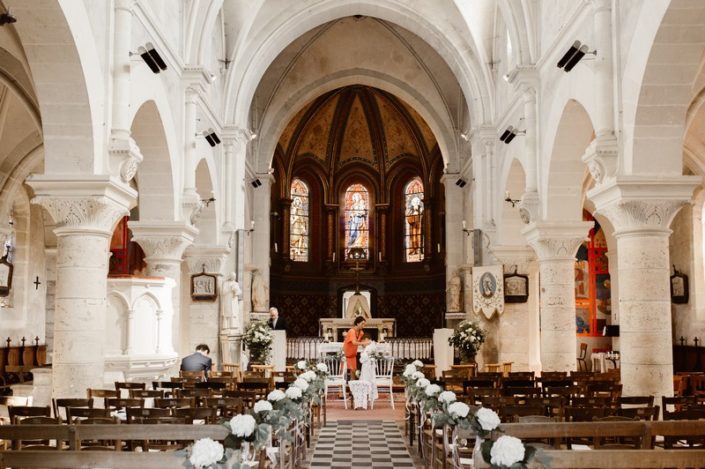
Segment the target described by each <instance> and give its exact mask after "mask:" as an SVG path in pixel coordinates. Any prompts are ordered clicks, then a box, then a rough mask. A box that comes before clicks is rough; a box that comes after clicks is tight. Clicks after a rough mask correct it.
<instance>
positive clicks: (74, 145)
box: [5, 0, 107, 174]
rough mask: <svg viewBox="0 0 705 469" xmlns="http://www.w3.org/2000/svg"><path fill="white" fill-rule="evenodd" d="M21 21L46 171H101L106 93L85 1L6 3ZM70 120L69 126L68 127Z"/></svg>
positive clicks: (17, 27) (11, 0) (18, 29)
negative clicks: (38, 115)
mask: <svg viewBox="0 0 705 469" xmlns="http://www.w3.org/2000/svg"><path fill="white" fill-rule="evenodd" d="M5 4H6V6H7V7H8V8H10V9H11V10H12V12H13V14H15V15H17V17H18V18H22V20H21V21H18V22H17V23H15V24H13V25H12V27H13V28H14V29H15V31H16V32H17V34H18V36H19V38H20V41H21V43H22V46H23V48H24V51H25V57H26V58H27V61H28V63H29V66H30V69H31V73H32V81H33V83H34V86H35V89H36V93H37V96H38V103H39V109H40V110H41V118H42V129H43V134H44V146H45V168H44V170H45V172H46V173H54V174H78V173H83V174H92V173H95V172H103V171H104V169H105V167H106V166H107V155H105V154H104V152H102V151H100V149H101V148H103V145H104V141H103V139H104V137H103V135H104V130H103V121H102V117H101V116H99V115H98V114H99V113H100V112H102V109H103V108H102V106H101V105H100V104H99V103H100V102H101V101H102V99H103V97H104V96H105V83H104V81H103V79H102V75H101V74H102V72H103V69H104V68H103V67H102V66H101V64H100V60H99V55H98V51H97V49H96V44H95V41H90V40H79V41H76V40H75V39H76V38H88V37H91V36H92V27H91V22H90V19H89V17H88V12H87V11H86V8H85V6H84V3H83V2H73V1H69V0H62V1H47V2H43V3H42V4H41V7H38V6H37V5H36V4H34V3H33V2H24V1H21V0H9V1H7V2H5ZM67 121H70V122H71V124H70V125H67Z"/></svg>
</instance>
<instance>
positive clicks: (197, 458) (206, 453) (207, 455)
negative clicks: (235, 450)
mask: <svg viewBox="0 0 705 469" xmlns="http://www.w3.org/2000/svg"><path fill="white" fill-rule="evenodd" d="M223 451H224V450H223V445H221V444H220V443H219V442H217V441H213V440H212V439H210V438H201V439H200V440H198V441H197V442H195V443H194V444H193V447H192V448H191V456H190V457H189V461H190V462H191V464H193V465H194V466H195V467H198V468H203V467H209V466H212V465H213V464H215V463H217V462H218V461H220V460H221V459H223Z"/></svg>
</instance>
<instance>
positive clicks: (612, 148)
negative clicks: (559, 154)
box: [581, 135, 619, 186]
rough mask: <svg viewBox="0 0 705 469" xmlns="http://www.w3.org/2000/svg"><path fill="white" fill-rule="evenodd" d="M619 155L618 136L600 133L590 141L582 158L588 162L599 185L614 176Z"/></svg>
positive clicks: (589, 168)
mask: <svg viewBox="0 0 705 469" xmlns="http://www.w3.org/2000/svg"><path fill="white" fill-rule="evenodd" d="M618 157H619V144H618V142H617V138H616V137H615V136H614V135H600V136H598V137H597V138H596V139H594V140H593V141H592V142H590V144H589V145H588V146H587V148H586V149H585V153H583V156H582V157H581V160H582V161H583V163H585V164H587V167H588V170H589V171H590V175H591V176H592V178H593V179H594V180H595V182H596V183H597V185H598V186H599V185H601V184H603V183H604V182H606V181H608V180H611V179H613V178H614V175H615V173H616V172H617V160H618Z"/></svg>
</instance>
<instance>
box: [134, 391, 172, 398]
mask: <svg viewBox="0 0 705 469" xmlns="http://www.w3.org/2000/svg"><path fill="white" fill-rule="evenodd" d="M129 394H130V399H162V398H163V397H164V391H162V390H160V389H156V390H155V389H130V391H129Z"/></svg>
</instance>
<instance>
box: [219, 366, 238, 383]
mask: <svg viewBox="0 0 705 469" xmlns="http://www.w3.org/2000/svg"><path fill="white" fill-rule="evenodd" d="M223 371H225V372H229V373H232V376H233V377H234V378H235V379H236V380H238V381H240V364H238V363H223Z"/></svg>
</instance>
